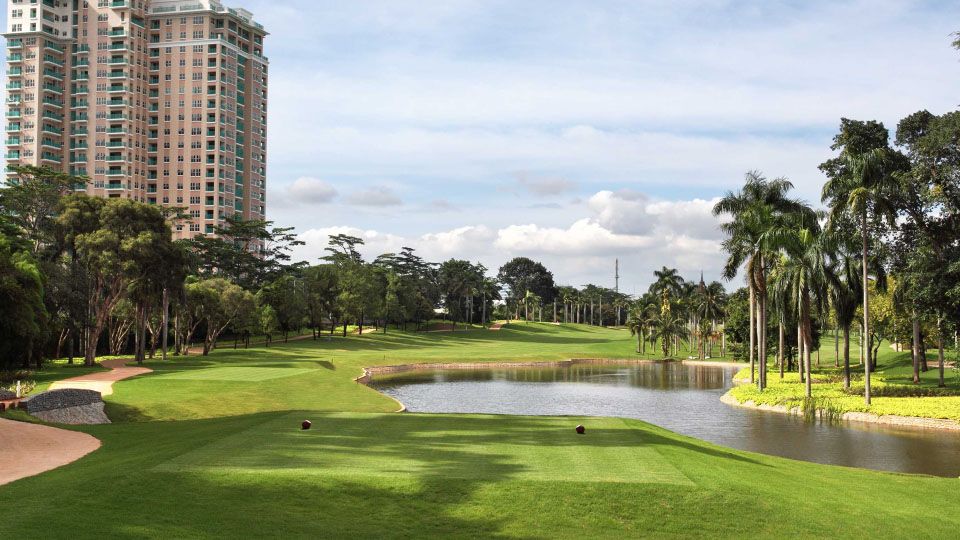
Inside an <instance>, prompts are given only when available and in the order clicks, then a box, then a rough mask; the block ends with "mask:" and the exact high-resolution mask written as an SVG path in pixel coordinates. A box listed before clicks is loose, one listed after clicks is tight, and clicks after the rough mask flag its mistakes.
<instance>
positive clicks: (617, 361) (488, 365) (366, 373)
mask: <svg viewBox="0 0 960 540" xmlns="http://www.w3.org/2000/svg"><path fill="white" fill-rule="evenodd" d="M667 362H673V363H678V364H683V365H686V366H715V367H738V368H742V367H744V364H743V363H742V362H719V361H718V362H713V361H710V360H673V359H667V360H650V359H646V358H570V359H568V360H546V361H529V362H449V363H431V362H422V363H417V364H397V365H392V366H369V367H365V368H363V375H360V376H359V377H357V378H355V379H354V381H356V382H358V383H360V384H367V383H368V382H370V380H371V379H372V378H373V377H376V376H377V375H390V374H394V373H404V372H407V371H423V370H444V369H498V368H499V369H517V368H562V367H570V366H575V365H585V364H587V365H588V364H598V365H600V364H608V365H634V364H659V363H667Z"/></svg>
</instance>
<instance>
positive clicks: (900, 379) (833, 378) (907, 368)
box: [732, 343, 960, 421]
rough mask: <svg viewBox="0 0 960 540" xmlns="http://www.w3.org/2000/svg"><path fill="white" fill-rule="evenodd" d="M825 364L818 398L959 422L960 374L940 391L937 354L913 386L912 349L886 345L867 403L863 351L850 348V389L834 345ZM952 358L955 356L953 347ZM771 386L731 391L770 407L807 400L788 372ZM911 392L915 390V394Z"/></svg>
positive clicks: (817, 371) (844, 406) (841, 406)
mask: <svg viewBox="0 0 960 540" xmlns="http://www.w3.org/2000/svg"><path fill="white" fill-rule="evenodd" d="M820 354H821V366H820V367H816V366H814V369H813V372H814V377H813V380H814V385H813V395H814V397H816V398H818V399H821V400H825V401H824V403H829V405H830V406H832V407H834V408H836V409H837V410H839V411H842V412H851V411H854V412H870V413H874V414H880V415H885V414H891V415H902V416H920V417H927V418H947V419H952V420H958V421H960V372H958V371H957V370H954V369H949V368H948V369H947V370H946V373H945V382H946V384H947V387H946V388H945V389H938V388H937V383H938V377H939V372H938V370H937V368H936V366H937V361H936V358H935V353H931V354H930V355H929V356H928V364H929V366H930V370H929V371H927V372H926V373H921V374H920V384H919V385H914V384H913V366H912V363H911V357H910V353H909V352H896V351H894V350H893V349H891V348H890V347H886V346H884V347H881V348H880V354H879V358H878V362H877V364H878V365H877V371H876V372H875V373H874V374H873V376H872V377H871V383H872V384H871V388H872V390H873V393H874V397H873V399H872V400H871V402H872V404H871V405H870V406H869V407H868V406H867V405H865V404H864V402H863V378H864V377H863V366H861V365H857V364H856V362H857V361H858V360H859V349H857V348H853V349H852V350H851V353H850V355H851V360H852V361H853V362H854V364H853V365H851V367H850V371H851V389H850V391H849V392H847V391H844V388H843V371H842V369H839V368H836V367H834V351H833V344H832V343H831V344H829V345H828V344H825V345H824V348H823V349H821V353H820ZM948 354H949V357H948V359H949V360H953V359H954V358H955V353H954V352H953V351H948ZM738 376H739V377H741V378H745V377H749V370H741V372H740V373H739V374H738ZM768 382H769V387H768V388H767V389H766V390H764V391H763V392H759V391H758V390H757V389H756V387H754V386H752V385H743V386H739V387H737V388H734V389H733V390H732V395H733V396H734V397H735V398H737V400H739V401H740V402H744V401H750V400H752V401H754V402H756V403H764V404H768V405H787V406H789V407H798V406H800V404H801V402H802V401H803V397H804V395H805V389H804V385H803V383H801V382H800V376H799V375H798V374H796V373H789V374H787V375H786V377H784V379H783V380H782V381H781V380H780V377H779V372H776V373H774V371H771V372H770V375H769V376H768ZM914 392H916V393H919V394H943V395H928V396H924V397H898V396H907V395H908V394H907V393H914ZM910 395H911V396H912V394H910Z"/></svg>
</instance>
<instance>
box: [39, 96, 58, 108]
mask: <svg viewBox="0 0 960 540" xmlns="http://www.w3.org/2000/svg"><path fill="white" fill-rule="evenodd" d="M40 105H49V106H51V107H56V108H58V109H62V108H63V103H60V102H59V101H57V100H55V99H51V98H48V97H45V98H43V101H41V102H40Z"/></svg>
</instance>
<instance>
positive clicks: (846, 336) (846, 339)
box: [843, 325, 850, 390]
mask: <svg viewBox="0 0 960 540" xmlns="http://www.w3.org/2000/svg"><path fill="white" fill-rule="evenodd" d="M843 387H844V388H846V389H847V390H849V389H850V326H849V325H847V326H845V327H844V328H843Z"/></svg>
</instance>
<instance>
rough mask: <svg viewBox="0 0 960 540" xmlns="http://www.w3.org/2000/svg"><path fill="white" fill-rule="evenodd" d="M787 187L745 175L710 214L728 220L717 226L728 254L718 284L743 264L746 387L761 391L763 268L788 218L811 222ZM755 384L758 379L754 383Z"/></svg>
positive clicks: (789, 185)
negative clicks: (757, 362)
mask: <svg viewBox="0 0 960 540" xmlns="http://www.w3.org/2000/svg"><path fill="white" fill-rule="evenodd" d="M791 189H793V184H792V183H790V181H789V180H787V179H785V178H777V179H774V180H767V179H766V178H765V177H764V176H763V175H762V174H761V173H759V172H756V171H751V172H748V173H747V175H746V182H745V184H744V186H743V188H741V189H740V191H738V192H736V193H733V192H728V193H727V194H726V195H725V196H724V197H723V198H722V199H720V201H718V202H717V204H716V205H714V207H713V213H714V215H717V216H719V215H724V214H727V215H730V216H731V217H732V218H733V219H732V220H731V221H730V222H728V223H724V224H722V225H721V226H720V227H721V229H722V230H723V231H724V232H725V233H726V235H727V238H726V240H724V242H723V247H724V250H725V251H726V252H727V254H728V255H729V256H728V258H727V262H726V265H725V266H724V272H723V277H724V279H727V280H731V279H733V278H734V277H735V276H736V275H737V273H738V272H739V270H740V268H741V267H742V266H744V265H746V271H747V275H746V278H747V285H748V287H749V291H750V327H751V328H750V382H755V381H756V382H757V383H758V386H759V388H760V389H761V390H763V389H764V388H765V387H766V360H767V347H766V339H767V336H766V333H767V332H766V328H767V279H766V272H767V267H768V266H769V265H770V264H771V263H772V259H773V258H774V256H775V253H776V252H777V251H778V250H779V246H778V245H777V242H778V239H777V237H778V236H779V235H778V234H777V233H776V231H777V230H778V229H782V228H783V227H784V226H785V223H784V221H785V219H786V217H787V216H788V215H791V214H793V215H797V214H803V218H802V219H806V220H809V222H814V221H816V216H815V214H814V213H813V210H811V209H810V208H809V207H806V206H805V205H803V204H801V203H800V202H799V201H796V200H793V199H790V198H788V197H787V193H788V192H789V191H790V190H791ZM755 350H756V351H757V352H758V353H759V357H760V377H759V378H757V377H755V375H754V371H755V364H754V351H755ZM757 379H759V380H757Z"/></svg>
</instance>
